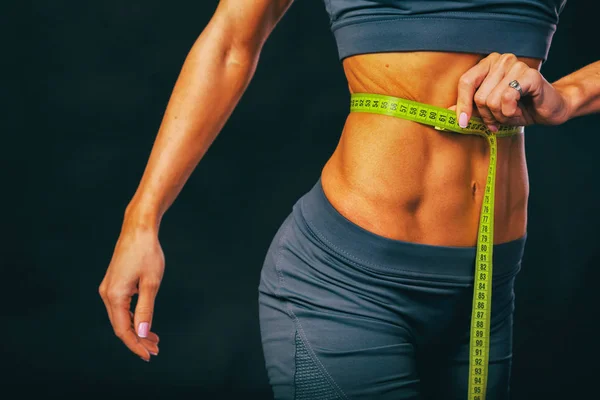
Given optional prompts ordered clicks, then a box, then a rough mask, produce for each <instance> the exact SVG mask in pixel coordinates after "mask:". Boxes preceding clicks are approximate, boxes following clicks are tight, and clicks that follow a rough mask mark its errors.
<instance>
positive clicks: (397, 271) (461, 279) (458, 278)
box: [302, 217, 520, 283]
mask: <svg viewBox="0 0 600 400" xmlns="http://www.w3.org/2000/svg"><path fill="white" fill-rule="evenodd" d="M302 219H304V217H303V218H302ZM304 225H305V226H306V228H307V229H308V230H309V231H310V232H311V233H312V234H313V235H314V236H315V237H316V238H317V239H318V240H320V241H321V242H322V243H323V245H325V246H327V247H329V248H330V249H331V250H332V251H334V252H335V253H336V254H337V255H338V256H340V257H342V258H343V259H344V260H346V261H347V262H348V263H350V264H352V265H354V266H356V267H358V268H363V269H366V270H368V271H371V272H374V273H381V271H377V270H375V269H373V268H372V267H376V268H381V269H383V270H386V271H389V272H391V273H392V275H394V276H399V275H402V274H406V275H410V276H411V277H415V278H426V279H431V280H437V281H443V282H457V283H469V282H470V281H472V280H473V277H461V276H455V275H443V274H427V273H423V272H414V271H407V270H404V269H401V268H389V267H386V266H383V265H377V264H373V263H371V262H369V261H365V260H363V259H361V258H358V257H353V258H354V259H356V260H358V261H360V262H361V263H363V264H359V263H357V262H356V261H355V260H354V259H353V258H352V256H351V255H350V254H349V253H347V252H346V251H345V250H343V249H341V248H339V247H338V246H336V245H334V244H333V243H331V242H330V241H329V240H328V239H327V238H326V237H325V236H323V234H321V233H320V232H318V231H316V230H315V229H313V228H312V227H311V226H310V224H309V223H308V221H306V220H304ZM519 263H520V262H519ZM519 269H520V268H513V269H512V270H510V271H508V272H506V273H504V274H498V275H495V276H494V278H496V279H503V278H505V277H510V276H511V275H516V274H517V273H518V272H519ZM473 271H475V260H473ZM407 278H408V277H407ZM408 279H410V278H408Z"/></svg>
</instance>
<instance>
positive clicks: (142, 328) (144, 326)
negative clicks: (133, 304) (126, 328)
mask: <svg viewBox="0 0 600 400" xmlns="http://www.w3.org/2000/svg"><path fill="white" fill-rule="evenodd" d="M149 328H150V324H149V323H147V322H140V324H139V325H138V336H139V337H142V338H145V337H146V336H148V329H149Z"/></svg>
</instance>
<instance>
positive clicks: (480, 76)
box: [451, 53, 600, 131]
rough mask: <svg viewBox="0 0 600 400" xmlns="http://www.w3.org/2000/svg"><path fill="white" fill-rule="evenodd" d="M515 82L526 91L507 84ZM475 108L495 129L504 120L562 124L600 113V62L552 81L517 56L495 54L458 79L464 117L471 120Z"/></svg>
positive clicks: (459, 112)
mask: <svg viewBox="0 0 600 400" xmlns="http://www.w3.org/2000/svg"><path fill="white" fill-rule="evenodd" d="M513 80H517V81H518V82H519V84H520V86H521V89H522V93H519V92H518V91H517V90H515V89H513V88H512V87H510V86H509V85H508V84H509V82H511V81H513ZM451 108H453V107H451ZM474 108H476V109H477V111H478V113H479V115H480V116H481V118H482V119H483V121H484V122H485V123H486V125H488V127H490V130H492V131H493V130H494V128H495V127H496V126H497V125H498V124H499V123H502V124H509V125H531V124H544V125H559V124H562V123H564V122H566V121H568V120H570V119H572V118H575V117H578V116H582V115H586V114H591V113H594V112H600V61H597V62H595V63H592V64H589V65H587V66H585V67H583V68H581V69H579V70H577V71H575V72H573V73H571V74H569V75H567V76H565V77H563V78H561V79H559V80H558V81H556V82H554V83H552V84H551V83H549V82H548V81H547V80H546V79H545V78H544V77H543V76H542V75H541V73H540V72H539V71H538V70H537V69H535V68H530V67H529V66H528V65H527V64H525V63H524V62H521V61H518V59H517V57H515V55H514V54H510V53H506V54H499V53H492V54H490V55H489V56H487V57H485V58H484V59H482V60H481V61H480V62H479V63H478V64H477V65H475V66H474V67H472V68H471V69H469V70H468V71H467V72H465V73H464V74H463V75H462V76H461V78H460V80H459V84H458V99H457V105H456V113H457V118H458V119H459V121H461V122H463V123H466V121H468V119H469V118H470V117H471V116H472V113H473V111H474V110H473V109H474Z"/></svg>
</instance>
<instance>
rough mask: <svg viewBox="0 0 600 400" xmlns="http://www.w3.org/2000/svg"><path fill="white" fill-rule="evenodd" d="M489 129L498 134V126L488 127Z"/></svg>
mask: <svg viewBox="0 0 600 400" xmlns="http://www.w3.org/2000/svg"><path fill="white" fill-rule="evenodd" d="M488 129H489V130H490V131H492V132H498V127H497V126H496V125H488Z"/></svg>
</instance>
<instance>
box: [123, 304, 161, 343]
mask: <svg viewBox="0 0 600 400" xmlns="http://www.w3.org/2000/svg"><path fill="white" fill-rule="evenodd" d="M129 316H130V317H131V320H132V321H133V319H134V314H133V312H132V311H129ZM131 328H132V329H133V330H134V331H135V329H134V325H133V323H132V324H131ZM145 340H149V341H151V342H153V343H156V344H158V343H159V342H160V337H159V336H158V335H157V334H156V333H154V332H148V337H146V338H145Z"/></svg>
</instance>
